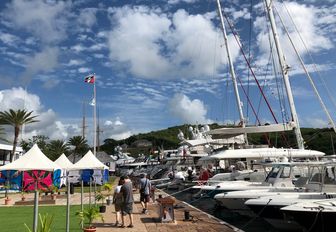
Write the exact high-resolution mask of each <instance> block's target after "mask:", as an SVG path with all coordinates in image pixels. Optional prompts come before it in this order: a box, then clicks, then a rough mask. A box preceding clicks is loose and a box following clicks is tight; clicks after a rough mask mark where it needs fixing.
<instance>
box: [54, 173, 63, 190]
mask: <svg viewBox="0 0 336 232" xmlns="http://www.w3.org/2000/svg"><path fill="white" fill-rule="evenodd" d="M62 173H63V172H62V170H61V169H58V170H55V171H54V173H53V184H54V185H55V186H56V187H57V188H60V187H61V185H62V184H63V183H62V180H65V178H62V176H63V174H62Z"/></svg>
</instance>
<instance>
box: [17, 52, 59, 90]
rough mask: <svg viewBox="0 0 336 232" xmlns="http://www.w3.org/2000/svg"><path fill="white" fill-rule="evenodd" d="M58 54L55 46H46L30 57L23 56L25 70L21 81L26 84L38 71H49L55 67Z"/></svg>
mask: <svg viewBox="0 0 336 232" xmlns="http://www.w3.org/2000/svg"><path fill="white" fill-rule="evenodd" d="M58 55H59V49H58V48H57V47H46V48H45V49H44V50H42V51H41V52H39V53H36V54H35V55H34V56H32V57H25V59H24V60H25V63H26V70H25V72H24V73H23V75H22V77H21V78H22V80H23V83H25V84H27V83H28V82H29V81H30V80H31V79H32V78H33V77H34V75H35V74H37V73H39V72H49V71H52V70H53V69H54V68H55V67H57V65H58Z"/></svg>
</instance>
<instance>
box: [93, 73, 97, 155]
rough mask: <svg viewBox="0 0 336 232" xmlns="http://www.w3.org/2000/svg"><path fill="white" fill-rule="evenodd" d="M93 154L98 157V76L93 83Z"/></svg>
mask: <svg viewBox="0 0 336 232" xmlns="http://www.w3.org/2000/svg"><path fill="white" fill-rule="evenodd" d="M93 103H94V104H93V154H94V156H96V149H97V148H96V147H97V110H96V109H97V101H96V76H95V74H94V81H93Z"/></svg>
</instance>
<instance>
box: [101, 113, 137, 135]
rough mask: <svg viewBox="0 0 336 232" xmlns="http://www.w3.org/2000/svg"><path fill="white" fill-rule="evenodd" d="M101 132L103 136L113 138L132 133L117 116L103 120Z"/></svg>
mask: <svg viewBox="0 0 336 232" xmlns="http://www.w3.org/2000/svg"><path fill="white" fill-rule="evenodd" d="M103 133H104V135H105V137H107V138H112V139H115V140H121V139H125V138H128V137H129V136H131V135H132V132H131V131H130V129H129V128H128V127H127V125H126V124H125V123H123V122H122V121H121V119H120V118H119V117H116V118H115V119H114V120H106V121H105V122H104V131H103Z"/></svg>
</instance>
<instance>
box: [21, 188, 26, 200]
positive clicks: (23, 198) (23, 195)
mask: <svg viewBox="0 0 336 232" xmlns="http://www.w3.org/2000/svg"><path fill="white" fill-rule="evenodd" d="M25 195H26V192H25V191H23V190H22V191H21V201H25V200H26V197H25Z"/></svg>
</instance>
